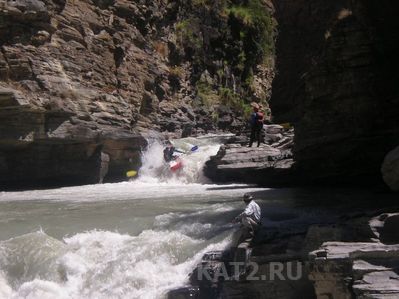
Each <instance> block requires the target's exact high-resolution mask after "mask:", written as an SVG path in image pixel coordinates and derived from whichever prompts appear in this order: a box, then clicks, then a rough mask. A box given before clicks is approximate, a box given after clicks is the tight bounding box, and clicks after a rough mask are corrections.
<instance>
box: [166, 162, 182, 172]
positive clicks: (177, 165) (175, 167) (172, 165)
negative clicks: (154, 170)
mask: <svg viewBox="0 0 399 299" xmlns="http://www.w3.org/2000/svg"><path fill="white" fill-rule="evenodd" d="M169 167H170V170H171V171H173V172H174V171H177V170H179V169H180V168H182V167H183V163H182V161H181V160H180V159H176V160H174V161H170V162H169Z"/></svg>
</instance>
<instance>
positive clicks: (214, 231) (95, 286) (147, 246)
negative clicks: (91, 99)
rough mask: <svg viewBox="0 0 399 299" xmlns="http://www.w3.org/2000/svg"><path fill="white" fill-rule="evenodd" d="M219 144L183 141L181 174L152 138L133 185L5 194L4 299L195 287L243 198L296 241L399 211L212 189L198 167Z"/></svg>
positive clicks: (349, 197) (366, 202) (356, 193)
mask: <svg viewBox="0 0 399 299" xmlns="http://www.w3.org/2000/svg"><path fill="white" fill-rule="evenodd" d="M221 142H222V140H221V139H220V138H219V137H208V138H202V139H185V140H179V141H176V145H177V146H179V147H181V148H186V149H187V148H188V149H189V148H190V147H191V145H192V144H196V145H199V151H197V152H194V153H192V154H190V155H187V156H184V157H183V162H184V168H183V170H182V171H181V172H180V173H174V174H172V173H171V172H170V171H169V170H168V169H167V168H166V167H165V165H164V163H163V160H162V159H163V158H162V149H163V146H162V144H160V143H159V142H157V141H155V140H153V141H151V142H150V145H149V147H148V150H146V152H145V153H144V154H143V157H142V161H143V166H142V168H141V169H140V171H139V176H138V177H137V178H136V179H135V180H133V181H130V182H123V183H117V184H102V185H90V186H80V187H69V188H59V189H52V190H34V191H23V192H0V298H1V299H3V298H7V299H8V298H13V299H14V298H15V299H17V298H18V299H19V298H29V299H47V298H51V299H53V298H57V299H63V298H68V299H79V298H89V299H91V298H92V299H101V298H107V299H110V298H140V299H141V298H144V299H158V298H164V297H165V295H166V293H167V292H168V290H171V289H174V288H177V287H181V286H184V285H186V284H187V283H188V275H189V273H190V272H191V271H192V270H193V269H194V267H195V265H196V264H197V263H198V262H199V261H200V259H201V257H202V255H203V254H204V253H205V252H207V251H210V250H219V249H224V248H226V247H228V246H229V244H230V243H231V241H232V236H233V233H234V232H235V231H236V230H237V227H236V226H234V225H232V224H231V223H230V222H231V220H232V219H233V217H234V216H236V215H237V214H238V213H240V211H241V210H242V209H243V208H244V205H243V203H242V200H241V198H242V195H243V194H244V193H246V192H251V193H253V194H254V195H255V197H256V200H257V202H258V203H259V204H260V206H261V208H262V223H263V225H264V226H265V227H266V228H267V230H268V231H270V232H271V233H273V231H274V232H283V233H288V234H292V235H295V234H297V233H302V234H303V233H304V232H306V229H307V227H309V225H312V224H323V223H324V224H332V223H336V222H337V221H338V220H339V219H340V218H339V217H340V215H344V214H347V213H352V214H353V213H358V212H360V213H364V211H365V210H367V209H372V210H377V209H378V208H379V207H383V206H389V205H392V206H393V205H397V204H396V198H392V196H390V195H389V194H388V195H386V194H378V193H377V194H375V193H370V192H368V191H367V190H350V189H343V190H334V189H331V190H329V189H326V188H324V189H312V190H306V189H302V190H301V189H265V188H259V187H255V186H248V185H214V184H211V183H210V182H209V181H208V180H207V179H206V178H205V177H204V176H203V175H202V171H201V170H202V168H203V166H204V163H205V162H206V161H207V160H208V159H209V157H210V156H211V155H214V154H216V153H217V150H218V148H219V146H220V143H221ZM385 197H387V199H384V198H385ZM376 198H378V200H376Z"/></svg>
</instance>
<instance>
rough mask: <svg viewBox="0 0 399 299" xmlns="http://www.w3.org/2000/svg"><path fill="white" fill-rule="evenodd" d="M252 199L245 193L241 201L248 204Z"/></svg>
mask: <svg viewBox="0 0 399 299" xmlns="http://www.w3.org/2000/svg"><path fill="white" fill-rule="evenodd" d="M253 198H254V197H253V196H252V195H251V194H249V193H245V194H244V196H243V198H242V200H243V201H244V202H245V204H249V203H250V202H251V200H252V199H253Z"/></svg>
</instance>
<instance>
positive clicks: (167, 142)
mask: <svg viewBox="0 0 399 299" xmlns="http://www.w3.org/2000/svg"><path fill="white" fill-rule="evenodd" d="M165 145H166V146H167V147H172V146H173V144H172V142H170V141H169V140H166V141H165Z"/></svg>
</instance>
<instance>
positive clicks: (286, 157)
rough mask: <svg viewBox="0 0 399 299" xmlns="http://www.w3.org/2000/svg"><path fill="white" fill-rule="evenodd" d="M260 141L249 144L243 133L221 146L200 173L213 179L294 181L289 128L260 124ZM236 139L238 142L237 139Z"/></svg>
mask: <svg viewBox="0 0 399 299" xmlns="http://www.w3.org/2000/svg"><path fill="white" fill-rule="evenodd" d="M263 131H264V143H263V144H261V146H260V147H252V148H249V147H247V146H246V144H247V142H248V140H247V137H245V136H238V137H237V138H236V139H235V140H234V139H233V140H232V141H231V142H230V143H229V144H226V145H223V146H221V148H220V150H219V152H218V153H217V154H216V156H213V157H211V158H210V160H209V161H208V162H207V163H206V164H205V168H204V174H205V175H206V176H207V177H208V178H210V179H211V180H212V181H214V182H218V183H227V182H242V183H250V184H259V185H263V186H268V187H276V186H292V185H294V184H295V183H296V178H295V162H294V159H293V158H294V157H293V154H292V148H293V146H294V131H293V129H284V128H283V127H282V126H280V125H265V126H264V130H263ZM237 142H239V143H237Z"/></svg>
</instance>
